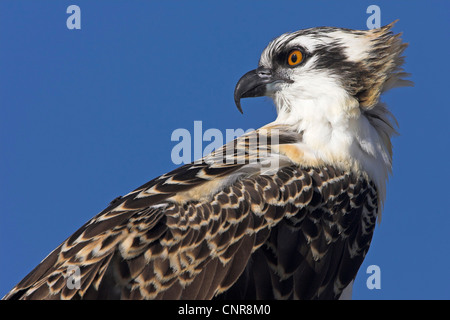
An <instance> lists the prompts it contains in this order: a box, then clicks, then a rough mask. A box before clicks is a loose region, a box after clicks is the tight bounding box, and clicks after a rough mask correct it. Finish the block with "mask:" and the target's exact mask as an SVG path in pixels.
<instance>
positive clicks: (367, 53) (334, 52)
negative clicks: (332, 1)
mask: <svg viewBox="0 0 450 320" xmlns="http://www.w3.org/2000/svg"><path fill="white" fill-rule="evenodd" d="M394 23H395V22H393V23H391V24H389V25H386V26H384V27H381V28H378V29H372V30H350V29H344V28H334V27H318V28H310V29H304V30H300V31H296V32H292V33H286V34H283V35H281V36H279V37H278V38H276V39H274V40H273V41H271V42H270V43H269V45H268V46H267V47H266V48H265V49H264V51H263V52H262V54H261V58H260V60H259V64H258V68H256V69H255V70H252V71H250V72H247V73H246V74H245V75H244V76H242V77H241V79H240V80H239V82H238V83H237V85H236V88H235V92H234V98H235V102H236V106H237V107H238V109H239V110H240V111H241V112H242V108H241V104H240V101H241V98H247V97H258V96H268V97H271V98H272V99H273V100H274V103H275V106H276V108H277V112H278V117H277V119H276V121H275V123H276V124H285V125H289V126H291V127H293V128H294V130H296V131H298V132H299V133H301V134H302V137H303V138H302V142H301V148H302V151H303V153H304V154H305V155H306V154H311V155H312V156H311V159H312V160H311V161H310V162H309V163H314V161H317V163H328V164H333V165H337V166H340V167H344V168H346V169H349V168H357V169H356V170H360V171H363V172H367V173H368V175H369V176H370V177H371V178H372V179H373V180H375V181H376V184H377V186H378V188H379V190H380V191H381V192H382V193H383V190H384V184H385V181H386V180H387V177H388V174H389V173H390V171H391V166H392V145H391V136H392V135H393V134H395V133H396V131H395V128H394V127H395V124H396V121H395V118H394V117H393V116H392V114H391V113H390V112H389V110H388V109H387V107H386V106H385V105H384V104H383V103H381V102H380V95H381V94H382V93H383V92H385V91H386V90H389V89H391V88H393V87H397V86H405V85H410V84H411V82H410V81H407V80H404V79H402V78H403V77H405V76H408V74H407V73H405V72H403V69H402V68H401V65H402V63H403V57H402V56H401V54H402V52H403V51H404V49H405V48H406V46H407V44H405V43H402V41H401V39H400V34H393V32H392V31H391V29H392V27H393V25H394ZM307 160H308V159H307ZM305 161H306V160H305Z"/></svg>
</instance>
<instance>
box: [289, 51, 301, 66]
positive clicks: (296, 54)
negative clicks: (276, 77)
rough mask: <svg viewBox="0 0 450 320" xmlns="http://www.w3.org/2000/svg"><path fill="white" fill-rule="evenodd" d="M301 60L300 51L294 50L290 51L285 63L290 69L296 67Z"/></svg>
mask: <svg viewBox="0 0 450 320" xmlns="http://www.w3.org/2000/svg"><path fill="white" fill-rule="evenodd" d="M302 60H303V54H302V52H301V51H300V50H298V49H295V50H292V51H291V52H290V53H289V56H288V59H287V63H288V65H290V66H291V67H295V66H296V65H298V64H299V63H300V62H302Z"/></svg>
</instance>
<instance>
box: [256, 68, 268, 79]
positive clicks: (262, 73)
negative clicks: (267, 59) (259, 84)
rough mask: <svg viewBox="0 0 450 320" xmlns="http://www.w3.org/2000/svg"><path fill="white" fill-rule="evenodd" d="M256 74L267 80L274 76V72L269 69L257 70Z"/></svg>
mask: <svg viewBox="0 0 450 320" xmlns="http://www.w3.org/2000/svg"><path fill="white" fill-rule="evenodd" d="M256 74H257V75H258V76H260V77H261V78H266V77H270V76H271V75H272V70H270V69H268V68H263V67H259V68H258V69H256Z"/></svg>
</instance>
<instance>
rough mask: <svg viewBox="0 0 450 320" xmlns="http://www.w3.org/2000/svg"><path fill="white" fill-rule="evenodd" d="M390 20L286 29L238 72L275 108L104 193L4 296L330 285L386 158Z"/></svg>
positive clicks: (296, 295) (320, 294) (366, 236)
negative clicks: (188, 155)
mask: <svg viewBox="0 0 450 320" xmlns="http://www.w3.org/2000/svg"><path fill="white" fill-rule="evenodd" d="M392 26H393V23H391V24H390V25H387V26H384V27H381V28H379V29H373V30H366V31H359V30H349V29H343V28H334V27H319V28H310V29H305V30H300V31H297V32H293V33H286V34H283V35H281V36H280V37H278V38H276V39H274V40H273V41H271V42H270V43H269V45H268V46H267V47H266V48H265V50H264V51H263V52H262V55H261V58H260V60H259V65H258V67H257V68H256V69H255V70H253V71H250V72H248V73H246V74H245V75H244V76H243V77H242V78H241V79H240V80H239V82H238V83H237V85H236V89H235V92H234V98H235V102H236V105H237V107H238V109H239V110H240V111H241V112H242V109H241V104H240V100H241V98H246V97H257V96H268V97H271V98H272V99H273V101H274V103H275V106H276V109H277V113H278V116H277V118H276V120H275V121H274V122H272V123H270V124H268V125H266V126H264V127H262V128H260V129H258V130H255V131H253V132H250V133H248V134H245V135H243V136H241V137H239V138H237V139H235V140H234V141H231V142H229V143H227V144H226V145H224V146H223V147H222V148H220V149H218V150H215V151H214V152H212V153H211V154H209V155H208V156H206V157H204V158H203V159H201V160H199V161H195V162H193V163H190V164H186V165H183V166H181V167H179V168H177V169H175V170H173V171H172V172H169V173H167V174H164V175H162V176H160V177H158V178H156V179H153V180H151V181H150V182H148V183H146V184H144V185H143V186H141V187H139V188H137V189H136V190H134V191H132V192H130V193H129V194H127V195H125V196H122V197H119V198H117V199H115V200H114V201H112V202H111V203H110V205H109V206H108V207H107V208H106V209H105V210H103V211H102V212H100V213H99V214H98V215H96V216H95V217H93V218H92V219H91V220H89V221H88V222H87V223H86V224H84V225H83V226H82V227H81V228H80V229H79V230H78V231H76V232H75V233H74V234H73V235H72V236H70V237H69V238H68V239H67V240H66V241H64V242H63V243H62V244H61V245H60V246H59V247H58V248H56V249H55V250H54V251H53V252H51V253H50V254H49V255H48V256H47V257H46V258H45V259H44V260H43V261H42V262H41V263H40V264H39V265H38V266H37V267H36V268H35V269H34V270H33V271H31V273H29V274H28V275H27V276H26V277H25V278H24V279H23V280H22V281H21V282H20V283H19V284H18V285H17V286H16V287H14V288H13V289H12V290H11V291H10V292H9V293H8V294H7V295H6V296H5V297H4V299H212V298H217V299H337V298H340V296H341V295H342V293H343V291H344V289H345V288H346V287H348V286H350V285H351V283H352V281H353V279H354V278H355V276H356V274H357V271H358V269H359V267H360V265H361V263H362V261H363V259H364V257H365V255H366V253H367V251H368V249H369V245H370V242H371V238H372V234H373V232H374V227H375V224H376V221H377V219H380V214H381V207H382V204H383V201H384V198H385V184H386V180H387V178H388V175H389V173H390V171H391V167H392V145H391V140H390V139H391V136H392V135H393V134H395V129H394V125H395V123H396V122H395V119H394V117H393V116H392V114H391V113H390V112H389V111H388V109H387V107H386V105H384V104H383V103H381V102H380V95H381V94H382V93H383V92H384V91H386V90H389V89H390V88H393V87H396V86H403V85H408V84H409V83H410V82H409V81H406V80H403V79H402V78H403V77H405V76H407V74H406V73H404V72H403V69H402V68H401V65H402V63H403V57H401V54H402V52H403V51H404V49H405V47H406V44H404V43H402V41H401V39H400V37H399V36H400V35H399V34H396V35H394V34H393V33H392V31H391V28H392Z"/></svg>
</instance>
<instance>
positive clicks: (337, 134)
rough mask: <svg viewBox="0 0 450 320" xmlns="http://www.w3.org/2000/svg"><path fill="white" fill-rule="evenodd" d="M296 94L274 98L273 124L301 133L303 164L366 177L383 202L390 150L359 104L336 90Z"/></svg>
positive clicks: (344, 93) (389, 169) (284, 93)
mask: <svg viewBox="0 0 450 320" xmlns="http://www.w3.org/2000/svg"><path fill="white" fill-rule="evenodd" d="M286 89H287V88H286ZM321 90H323V82H322V83H321ZM295 91H297V92H299V91H298V90H295ZM295 91H294V90H289V89H287V90H280V91H279V92H277V93H276V94H275V95H274V96H273V99H274V102H275V105H276V106H277V111H278V117H277V119H276V120H275V122H274V124H287V125H290V126H292V127H293V128H295V130H296V131H297V132H299V133H302V135H303V141H302V143H300V144H299V147H300V148H301V149H302V151H303V153H304V154H305V161H306V162H305V163H308V162H309V163H324V164H329V165H334V166H338V167H340V168H342V169H346V170H352V171H354V172H356V173H358V174H364V175H367V176H368V178H369V179H370V180H372V181H373V182H374V183H375V185H376V186H377V188H378V192H379V196H380V200H381V202H382V201H383V200H384V197H385V189H386V187H385V185H386V180H387V178H388V175H389V173H390V171H391V163H392V160H391V153H390V148H389V147H388V146H386V143H385V142H386V141H384V140H383V138H382V136H381V135H380V133H379V132H378V130H377V129H376V128H375V127H374V126H373V125H372V124H371V122H370V121H369V119H368V118H367V117H366V115H365V114H363V113H362V112H361V109H360V107H359V104H358V101H357V100H356V99H354V98H353V97H351V96H350V95H348V94H347V93H346V92H345V90H343V89H337V87H336V86H334V87H333V88H332V87H330V88H329V90H328V91H327V90H325V91H322V92H327V94H323V93H322V95H314V96H304V94H303V93H304V92H305V91H303V90H302V91H303V92H299V94H296V93H295ZM306 92H309V93H311V90H308V91H306ZM313 94H314V92H313Z"/></svg>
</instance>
